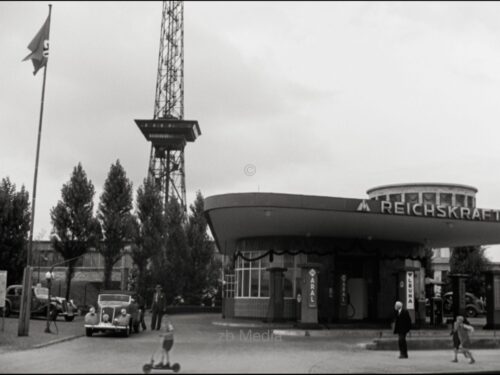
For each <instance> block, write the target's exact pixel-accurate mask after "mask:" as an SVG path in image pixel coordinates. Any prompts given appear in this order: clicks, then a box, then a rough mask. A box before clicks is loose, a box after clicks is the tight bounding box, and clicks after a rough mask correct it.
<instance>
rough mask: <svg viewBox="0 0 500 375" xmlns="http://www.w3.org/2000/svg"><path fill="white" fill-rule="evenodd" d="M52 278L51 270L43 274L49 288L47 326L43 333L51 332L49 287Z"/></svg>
mask: <svg viewBox="0 0 500 375" xmlns="http://www.w3.org/2000/svg"><path fill="white" fill-rule="evenodd" d="M53 278H54V273H53V272H52V270H50V271H48V272H47V273H46V274H45V280H47V287H48V289H49V294H48V296H47V327H46V328H45V333H52V332H51V331H50V287H51V286H52V279H53Z"/></svg>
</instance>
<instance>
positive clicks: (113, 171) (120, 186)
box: [98, 160, 133, 289]
mask: <svg viewBox="0 0 500 375" xmlns="http://www.w3.org/2000/svg"><path fill="white" fill-rule="evenodd" d="M131 210H132V183H131V182H130V180H129V179H128V178H127V176H126V173H125V170H124V169H123V167H122V165H121V164H120V160H117V161H116V163H115V164H112V165H111V168H110V170H109V173H108V176H107V178H106V181H105V183H104V191H103V193H102V195H101V198H100V202H99V212H98V219H99V221H100V223H101V227H102V233H103V243H102V244H101V246H99V252H100V253H101V255H102V256H103V258H104V288H105V289H110V287H111V277H112V272H113V267H114V265H115V264H116V262H117V261H118V260H120V259H121V257H122V256H123V254H124V249H125V245H126V244H127V243H128V242H129V241H131V240H132V239H133V236H132V234H133V218H132V214H131Z"/></svg>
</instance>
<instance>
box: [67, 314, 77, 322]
mask: <svg viewBox="0 0 500 375" xmlns="http://www.w3.org/2000/svg"><path fill="white" fill-rule="evenodd" d="M73 319H75V316H74V315H71V316H68V315H65V316H64V320H66V321H67V322H72V321H73Z"/></svg>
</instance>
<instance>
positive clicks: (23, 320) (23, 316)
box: [17, 4, 52, 336]
mask: <svg viewBox="0 0 500 375" xmlns="http://www.w3.org/2000/svg"><path fill="white" fill-rule="evenodd" d="M51 13H52V4H49V33H50V21H51V18H50V16H51ZM47 65H49V60H48V58H47V61H46V62H45V66H44V69H43V83H42V99H41V102H40V118H39V120H38V138H37V144H36V158H35V175H34V177H33V199H32V205H31V223H30V238H29V244H28V254H27V263H26V267H25V268H24V275H23V292H22V298H21V309H20V311H19V324H18V330H17V335H18V336H28V335H29V326H30V315H31V306H30V305H31V285H32V280H31V273H32V267H31V263H32V258H33V229H34V227H35V204H36V185H37V179H38V161H39V159H40V141H41V138H42V120H43V105H44V102H45V82H46V79H47Z"/></svg>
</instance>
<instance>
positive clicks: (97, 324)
mask: <svg viewBox="0 0 500 375" xmlns="http://www.w3.org/2000/svg"><path fill="white" fill-rule="evenodd" d="M122 310H124V314H122ZM139 318H140V310H139V307H138V305H137V302H136V301H135V300H134V299H133V298H132V295H131V293H130V292H122V291H109V292H104V293H102V294H99V296H98V297H97V310H95V309H93V308H92V309H90V311H89V312H88V313H87V314H86V315H85V325H84V326H85V334H86V335H87V336H92V334H93V333H95V332H120V333H122V334H123V335H124V336H127V337H128V336H129V335H130V334H131V333H132V330H133V331H134V332H136V333H137V332H139V323H140V322H139Z"/></svg>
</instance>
